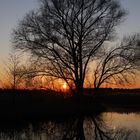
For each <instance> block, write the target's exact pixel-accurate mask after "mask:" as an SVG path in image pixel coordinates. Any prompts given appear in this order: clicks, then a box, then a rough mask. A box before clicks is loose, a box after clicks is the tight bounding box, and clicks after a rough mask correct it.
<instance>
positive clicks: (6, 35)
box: [0, 0, 140, 64]
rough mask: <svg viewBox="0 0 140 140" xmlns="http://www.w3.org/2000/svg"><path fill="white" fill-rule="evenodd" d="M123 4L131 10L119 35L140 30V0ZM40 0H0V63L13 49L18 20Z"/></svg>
mask: <svg viewBox="0 0 140 140" xmlns="http://www.w3.org/2000/svg"><path fill="white" fill-rule="evenodd" d="M121 3H122V6H123V7H124V8H125V9H127V10H128V11H129V14H128V16H127V17H126V20H125V21H124V22H123V23H122V24H121V25H120V26H119V27H118V28H117V32H118V35H119V37H122V36H123V35H125V34H130V33H135V32H140V0H121ZM37 6H38V0H0V64H1V63H2V61H3V60H5V59H6V57H7V56H8V54H9V52H10V49H11V42H10V36H11V32H12V29H13V28H14V27H16V25H17V22H18V20H20V19H22V17H23V16H24V15H25V13H28V12H29V11H30V10H32V9H35V8H37Z"/></svg>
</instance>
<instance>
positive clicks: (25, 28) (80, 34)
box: [13, 0, 125, 92]
mask: <svg viewBox="0 0 140 140" xmlns="http://www.w3.org/2000/svg"><path fill="white" fill-rule="evenodd" d="M124 15H125V11H124V10H123V9H122V8H121V6H120V4H119V2H118V1H116V0H41V5H40V8H39V9H38V10H36V11H32V12H30V13H29V14H27V15H26V16H25V17H24V18H23V20H22V21H21V22H20V23H19V26H18V27H17V28H16V29H15V30H14V33H13V42H14V45H15V47H16V48H19V49H25V50H29V51H30V52H31V53H32V54H34V55H35V56H38V57H40V58H42V59H43V60H44V61H45V62H46V64H47V68H46V70H45V73H46V74H47V75H49V76H53V77H57V78H61V79H63V80H65V81H66V82H67V84H68V85H69V86H70V84H69V83H71V82H72V83H73V84H74V86H75V88H76V90H77V91H78V92H81V90H82V89H83V83H84V79H85V75H86V70H87V67H88V64H89V62H90V61H91V60H93V58H94V57H95V56H96V52H97V50H99V49H100V48H101V46H102V44H103V43H104V41H106V40H109V39H111V38H112V36H113V33H114V30H115V27H116V26H117V25H118V24H119V23H120V22H121V21H122V18H123V17H124Z"/></svg>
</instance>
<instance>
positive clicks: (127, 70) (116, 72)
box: [94, 34, 140, 89]
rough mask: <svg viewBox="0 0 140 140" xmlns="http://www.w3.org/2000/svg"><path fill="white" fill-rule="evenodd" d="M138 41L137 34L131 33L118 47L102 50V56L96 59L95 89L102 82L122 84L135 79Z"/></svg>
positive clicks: (137, 61)
mask: <svg viewBox="0 0 140 140" xmlns="http://www.w3.org/2000/svg"><path fill="white" fill-rule="evenodd" d="M139 41H140V40H139V35H138V34H137V35H133V36H130V37H127V38H124V39H123V40H122V42H121V43H120V45H119V46H118V47H113V48H111V49H109V50H108V51H104V52H102V57H101V58H100V59H99V60H98V61H96V68H95V70H94V88H96V89H97V88H99V87H101V86H102V85H103V84H104V83H109V84H110V85H111V84H113V83H114V84H120V85H122V84H126V83H131V82H132V79H133V80H134V79H135V78H134V76H135V74H136V71H138V69H139V64H138V63H139V60H140V57H139V55H138V52H140V44H139ZM100 53H101V52H100Z"/></svg>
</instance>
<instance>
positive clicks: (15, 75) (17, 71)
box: [5, 53, 24, 89]
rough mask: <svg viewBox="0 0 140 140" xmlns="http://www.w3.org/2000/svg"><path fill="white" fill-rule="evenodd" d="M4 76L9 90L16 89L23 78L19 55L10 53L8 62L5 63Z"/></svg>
mask: <svg viewBox="0 0 140 140" xmlns="http://www.w3.org/2000/svg"><path fill="white" fill-rule="evenodd" d="M5 71H6V73H5V74H6V76H7V80H8V81H6V82H8V83H7V84H8V85H9V87H10V88H12V89H17V88H18V86H19V85H20V84H21V82H22V78H23V76H24V73H23V66H22V63H21V55H20V54H16V53H10V54H9V58H8V62H7V63H6V68H5Z"/></svg>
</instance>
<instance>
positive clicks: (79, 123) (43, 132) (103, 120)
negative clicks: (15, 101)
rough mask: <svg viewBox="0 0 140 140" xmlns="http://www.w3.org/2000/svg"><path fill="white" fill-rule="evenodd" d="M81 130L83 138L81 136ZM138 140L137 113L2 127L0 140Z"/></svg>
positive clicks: (108, 114)
mask: <svg viewBox="0 0 140 140" xmlns="http://www.w3.org/2000/svg"><path fill="white" fill-rule="evenodd" d="M82 130H83V134H84V135H83V134H82ZM82 136H83V140H84V139H86V140H100V139H101V140H102V139H103V140H106V139H113V140H139V139H140V113H129V114H126V113H121V114H120V113H115V112H113V113H110V112H107V113H102V114H100V115H99V116H96V117H95V116H94V117H82V118H73V119H69V120H65V121H46V122H38V123H36V122H32V123H28V124H26V125H25V124H24V123H22V124H20V123H18V124H17V125H14V124H11V126H10V125H4V124H2V125H1V129H0V140H62V139H63V140H76V138H77V139H78V138H79V140H82Z"/></svg>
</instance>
